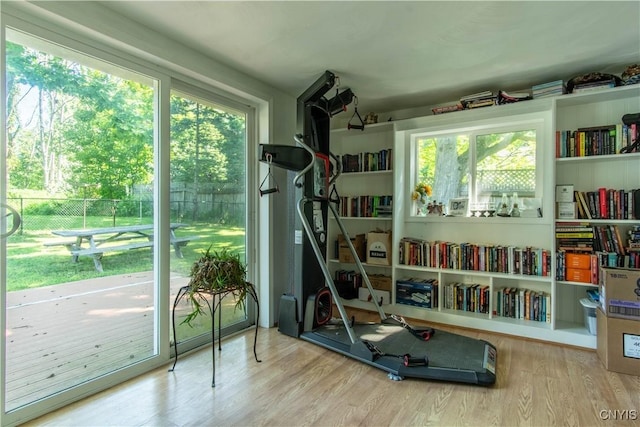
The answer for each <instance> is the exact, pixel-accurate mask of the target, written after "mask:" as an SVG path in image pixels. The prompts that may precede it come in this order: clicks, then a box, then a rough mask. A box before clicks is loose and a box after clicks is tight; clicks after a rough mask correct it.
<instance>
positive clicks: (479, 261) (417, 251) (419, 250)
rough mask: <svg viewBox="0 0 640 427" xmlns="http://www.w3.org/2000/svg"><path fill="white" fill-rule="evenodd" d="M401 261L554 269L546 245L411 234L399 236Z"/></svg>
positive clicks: (538, 272)
mask: <svg viewBox="0 0 640 427" xmlns="http://www.w3.org/2000/svg"><path fill="white" fill-rule="evenodd" d="M398 262H399V263H400V264H404V265H416V266H422V267H432V268H445V269H454V270H473V271H486V272H494V273H506V274H522V275H530V276H549V275H550V272H551V254H550V251H549V250H546V249H541V248H534V247H531V246H527V247H516V246H504V245H491V244H475V243H466V242H465V243H453V242H443V241H427V240H421V239H415V238H410V237H404V238H402V239H401V240H400V247H399V252H398Z"/></svg>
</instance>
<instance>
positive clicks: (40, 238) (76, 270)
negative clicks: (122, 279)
mask: <svg viewBox="0 0 640 427" xmlns="http://www.w3.org/2000/svg"><path fill="white" fill-rule="evenodd" d="M28 219H29V221H31V224H34V223H37V224H38V225H39V226H40V227H42V228H41V229H39V230H33V229H32V227H30V226H29V223H26V224H25V231H23V233H22V234H14V235H12V236H11V237H10V238H9V239H8V240H7V290H8V291H15V290H21V289H28V288H35V287H40V286H48V285H55V284H58V283H66V282H73V281H77V280H83V279H90V278H94V277H103V276H111V275H115V274H125V273H133V272H140V271H150V270H152V269H153V266H152V252H151V251H150V250H149V249H148V248H146V249H135V250H130V251H125V252H111V253H106V254H105V255H104V257H103V258H102V264H103V267H104V272H103V273H99V272H98V271H96V270H95V268H94V265H93V259H92V258H91V257H89V256H81V257H80V258H79V260H78V262H77V263H74V262H72V260H71V255H70V254H69V251H68V250H67V248H66V247H64V246H48V247H47V246H44V243H46V242H52V241H55V240H56V239H62V238H61V237H57V236H54V235H53V234H51V230H52V229H61V227H57V226H56V224H59V223H60V218H57V217H55V216H43V217H35V216H33V215H31V216H30V217H29V218H28ZM65 221H66V222H67V223H66V224H65V227H64V228H68V229H71V228H83V224H82V218H75V219H74V220H73V221H74V222H73V223H69V222H68V221H69V219H68V218H65ZM111 221H112V220H111V218H104V217H100V218H93V217H89V218H87V224H86V227H87V228H93V227H108V226H112V225H113V224H112V222H111ZM139 223H140V221H139V220H137V218H131V219H129V220H128V219H127V218H118V224H117V225H131V224H139ZM176 235H177V236H178V237H180V236H198V237H199V239H197V240H193V241H191V242H189V244H188V245H187V246H185V247H183V248H182V253H183V255H184V258H183V259H179V258H176V257H175V255H174V253H173V250H171V257H170V259H171V271H174V272H178V273H180V274H183V275H188V274H189V271H190V270H191V266H192V265H193V262H194V261H195V260H196V259H197V258H199V257H200V256H201V255H202V254H203V253H204V251H205V250H206V249H207V248H209V247H210V246H211V247H212V249H222V248H227V249H229V250H230V251H232V252H238V253H240V256H241V258H244V240H245V233H244V229H242V228H238V227H229V226H224V225H217V224H216V225H212V224H189V225H188V226H186V227H182V228H180V229H178V230H177V231H176Z"/></svg>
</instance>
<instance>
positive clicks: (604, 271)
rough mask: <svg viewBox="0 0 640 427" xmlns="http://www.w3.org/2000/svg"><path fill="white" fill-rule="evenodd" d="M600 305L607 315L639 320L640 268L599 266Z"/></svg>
mask: <svg viewBox="0 0 640 427" xmlns="http://www.w3.org/2000/svg"><path fill="white" fill-rule="evenodd" d="M600 306H601V307H602V310H603V311H604V312H605V313H606V314H607V316H608V317H618V318H622V319H631V320H637V321H640V270H634V269H627V268H612V267H603V268H601V269H600Z"/></svg>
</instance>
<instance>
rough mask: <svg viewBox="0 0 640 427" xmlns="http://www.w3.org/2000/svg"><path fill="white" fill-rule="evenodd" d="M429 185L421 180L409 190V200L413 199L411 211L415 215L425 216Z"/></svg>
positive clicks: (429, 194)
mask: <svg viewBox="0 0 640 427" xmlns="http://www.w3.org/2000/svg"><path fill="white" fill-rule="evenodd" d="M431 193H432V190H431V186H430V185H427V184H425V183H423V182H421V183H419V184H417V185H416V186H415V188H414V189H413V191H412V192H411V200H412V201H413V212H414V215H417V216H425V215H426V214H427V204H428V202H429V197H431Z"/></svg>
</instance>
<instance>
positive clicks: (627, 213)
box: [574, 187, 640, 219]
mask: <svg viewBox="0 0 640 427" xmlns="http://www.w3.org/2000/svg"><path fill="white" fill-rule="evenodd" d="M574 199H575V208H576V216H577V218H578V219H640V209H638V207H639V206H640V189H632V190H624V189H620V190H617V189H613V188H605V187H600V188H598V189H597V190H595V191H574Z"/></svg>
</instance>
